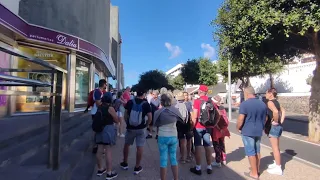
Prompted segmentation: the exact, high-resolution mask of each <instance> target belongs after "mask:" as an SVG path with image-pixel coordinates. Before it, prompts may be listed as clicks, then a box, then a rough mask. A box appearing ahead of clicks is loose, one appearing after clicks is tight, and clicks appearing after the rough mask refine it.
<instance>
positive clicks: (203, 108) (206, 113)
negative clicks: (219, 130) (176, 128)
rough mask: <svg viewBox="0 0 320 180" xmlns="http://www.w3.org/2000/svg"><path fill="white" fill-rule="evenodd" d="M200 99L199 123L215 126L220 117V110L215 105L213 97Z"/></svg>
mask: <svg viewBox="0 0 320 180" xmlns="http://www.w3.org/2000/svg"><path fill="white" fill-rule="evenodd" d="M200 101H201V104H200V116H199V123H200V124H202V125H203V126H206V127H208V126H209V127H215V126H216V125H217V123H218V122H219V119H220V117H219V113H218V110H217V109H216V108H215V107H214V105H213V102H212V101H211V99H209V100H208V101H204V100H200Z"/></svg>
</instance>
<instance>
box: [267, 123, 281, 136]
mask: <svg viewBox="0 0 320 180" xmlns="http://www.w3.org/2000/svg"><path fill="white" fill-rule="evenodd" d="M281 134H282V126H281V125H278V126H274V125H272V126H271V129H270V132H269V137H273V138H278V137H280V136H281Z"/></svg>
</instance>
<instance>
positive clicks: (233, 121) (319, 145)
mask: <svg viewBox="0 0 320 180" xmlns="http://www.w3.org/2000/svg"><path fill="white" fill-rule="evenodd" d="M230 122H232V123H237V121H235V120H232V121H230ZM281 136H283V137H286V138H288V139H292V140H296V141H300V142H304V143H308V144H312V145H315V146H318V147H320V144H317V143H313V142H309V141H306V140H302V139H298V138H294V137H290V136H287V135H281Z"/></svg>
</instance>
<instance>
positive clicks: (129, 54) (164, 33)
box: [111, 0, 222, 86]
mask: <svg viewBox="0 0 320 180" xmlns="http://www.w3.org/2000/svg"><path fill="white" fill-rule="evenodd" d="M111 2H112V5H115V6H119V11H120V12H119V18H120V33H121V36H122V42H123V43H122V50H121V51H122V62H123V64H124V71H125V72H124V75H125V85H129V86H131V85H133V84H136V83H137V82H138V79H139V75H140V74H141V73H143V72H146V71H148V70H152V69H159V70H162V71H164V72H165V71H167V70H169V69H170V68H172V67H174V66H175V65H177V64H179V63H184V62H186V61H187V60H188V59H192V58H197V57H200V56H207V57H210V58H211V59H212V60H216V59H217V52H216V50H217V43H216V42H214V41H213V36H212V32H213V30H214V29H213V27H212V26H210V22H211V20H213V19H215V17H216V15H217V11H218V8H219V6H220V5H221V3H222V0H112V1H111ZM165 43H167V44H166V45H167V46H165ZM203 43H204V44H203ZM201 45H202V46H201ZM212 48H213V49H212ZM168 49H170V50H171V51H169V50H168ZM205 53H206V54H205Z"/></svg>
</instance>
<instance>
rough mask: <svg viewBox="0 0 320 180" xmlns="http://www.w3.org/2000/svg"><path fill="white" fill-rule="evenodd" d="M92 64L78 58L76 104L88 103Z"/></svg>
mask: <svg viewBox="0 0 320 180" xmlns="http://www.w3.org/2000/svg"><path fill="white" fill-rule="evenodd" d="M89 67H90V64H89V63H86V62H84V61H81V60H79V59H77V63H76V93H75V104H76V105H78V104H86V103H87V99H88V93H89Z"/></svg>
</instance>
